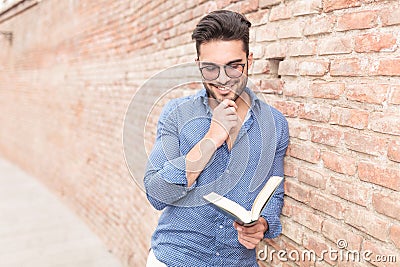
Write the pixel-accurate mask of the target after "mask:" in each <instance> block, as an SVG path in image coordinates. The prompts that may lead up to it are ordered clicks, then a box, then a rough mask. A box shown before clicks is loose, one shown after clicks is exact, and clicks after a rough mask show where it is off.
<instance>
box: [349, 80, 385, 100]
mask: <svg viewBox="0 0 400 267" xmlns="http://www.w3.org/2000/svg"><path fill="white" fill-rule="evenodd" d="M388 91H389V85H388V84H373V83H370V84H365V83H358V84H348V85H346V97H347V99H349V100H354V101H358V102H366V103H371V104H382V103H383V102H384V101H386V96H387V93H388Z"/></svg>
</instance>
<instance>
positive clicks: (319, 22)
mask: <svg viewBox="0 0 400 267" xmlns="http://www.w3.org/2000/svg"><path fill="white" fill-rule="evenodd" d="M335 22H336V19H335V16H330V15H329V16H323V17H316V16H313V17H312V18H310V19H309V20H308V22H307V24H306V25H307V26H306V27H304V35H305V36H309V35H316V34H322V33H330V32H332V29H333V26H334V25H335Z"/></svg>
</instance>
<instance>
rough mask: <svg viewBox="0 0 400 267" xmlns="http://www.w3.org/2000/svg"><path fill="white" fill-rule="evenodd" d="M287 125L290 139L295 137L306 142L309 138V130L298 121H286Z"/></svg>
mask: <svg viewBox="0 0 400 267" xmlns="http://www.w3.org/2000/svg"><path fill="white" fill-rule="evenodd" d="M288 123H289V129H290V131H289V134H290V136H291V137H295V138H298V139H301V140H308V139H309V136H310V130H309V128H308V126H307V125H305V124H304V123H302V122H299V121H298V120H288Z"/></svg>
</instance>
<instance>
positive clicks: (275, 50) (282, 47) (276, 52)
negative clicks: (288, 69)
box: [264, 42, 286, 58]
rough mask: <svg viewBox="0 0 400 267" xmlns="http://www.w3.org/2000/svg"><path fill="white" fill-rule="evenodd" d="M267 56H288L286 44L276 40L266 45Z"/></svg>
mask: <svg viewBox="0 0 400 267" xmlns="http://www.w3.org/2000/svg"><path fill="white" fill-rule="evenodd" d="M264 56H265V58H284V57H286V44H281V43H278V42H274V43H272V44H269V45H267V46H266V47H265V54H264Z"/></svg>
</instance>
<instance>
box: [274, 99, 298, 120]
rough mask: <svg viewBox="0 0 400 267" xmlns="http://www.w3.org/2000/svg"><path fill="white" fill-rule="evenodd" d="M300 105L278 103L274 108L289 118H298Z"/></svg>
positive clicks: (285, 102)
mask: <svg viewBox="0 0 400 267" xmlns="http://www.w3.org/2000/svg"><path fill="white" fill-rule="evenodd" d="M299 106H300V104H299V103H297V102H291V101H276V102H275V103H274V107H275V108H276V109H278V110H279V111H280V112H282V114H284V115H285V116H288V117H297V114H298V112H299Z"/></svg>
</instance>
